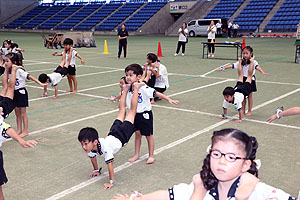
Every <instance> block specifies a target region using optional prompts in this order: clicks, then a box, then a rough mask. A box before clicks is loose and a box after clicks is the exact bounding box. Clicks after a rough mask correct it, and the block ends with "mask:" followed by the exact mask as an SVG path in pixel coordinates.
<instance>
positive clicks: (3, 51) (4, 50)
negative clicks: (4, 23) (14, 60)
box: [1, 48, 8, 60]
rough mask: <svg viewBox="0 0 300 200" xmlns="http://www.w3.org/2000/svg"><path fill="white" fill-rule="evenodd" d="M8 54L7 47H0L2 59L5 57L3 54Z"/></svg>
mask: <svg viewBox="0 0 300 200" xmlns="http://www.w3.org/2000/svg"><path fill="white" fill-rule="evenodd" d="M7 54H8V49H7V48H1V55H2V58H3V60H4V59H5V56H6V55H7Z"/></svg>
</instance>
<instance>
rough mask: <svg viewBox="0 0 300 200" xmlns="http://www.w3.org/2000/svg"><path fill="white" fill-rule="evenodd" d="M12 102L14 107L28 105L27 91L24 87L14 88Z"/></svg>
mask: <svg viewBox="0 0 300 200" xmlns="http://www.w3.org/2000/svg"><path fill="white" fill-rule="evenodd" d="M14 102H15V105H16V107H19V108H20V107H28V92H27V90H26V88H20V89H18V90H15V94H14Z"/></svg>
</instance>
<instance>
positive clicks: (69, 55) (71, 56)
mask: <svg viewBox="0 0 300 200" xmlns="http://www.w3.org/2000/svg"><path fill="white" fill-rule="evenodd" d="M72 46H73V40H72V39H71V38H66V39H65V40H64V49H65V50H64V51H63V52H62V53H57V52H54V53H52V56H64V57H63V59H64V58H65V60H66V63H67V64H66V65H67V66H68V75H67V78H68V83H69V86H70V90H68V91H67V92H71V93H73V94H75V93H77V79H76V68H75V64H76V57H77V58H79V59H80V60H81V64H84V63H85V62H84V60H83V58H82V57H81V56H80V55H79V53H77V51H76V49H74V48H72ZM72 81H73V83H74V90H73V85H72Z"/></svg>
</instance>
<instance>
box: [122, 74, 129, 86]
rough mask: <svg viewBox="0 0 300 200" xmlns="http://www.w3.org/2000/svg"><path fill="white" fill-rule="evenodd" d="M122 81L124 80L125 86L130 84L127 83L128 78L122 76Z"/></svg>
mask: <svg viewBox="0 0 300 200" xmlns="http://www.w3.org/2000/svg"><path fill="white" fill-rule="evenodd" d="M121 80H123V81H124V83H125V84H128V83H127V81H126V77H125V76H122V77H121Z"/></svg>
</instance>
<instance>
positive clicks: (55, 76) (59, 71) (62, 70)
mask: <svg viewBox="0 0 300 200" xmlns="http://www.w3.org/2000/svg"><path fill="white" fill-rule="evenodd" d="M67 74H68V67H66V66H63V67H61V66H60V65H59V66H58V67H57V68H56V69H55V70H54V71H53V72H52V73H51V74H44V73H43V74H40V75H39V81H40V82H41V83H46V84H44V93H43V95H42V96H43V97H46V96H47V84H48V83H51V86H52V87H54V89H55V94H54V96H53V97H51V98H52V99H55V98H57V96H58V87H57V85H58V83H59V82H60V81H61V79H62V78H63V77H65V76H66V75H67Z"/></svg>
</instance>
